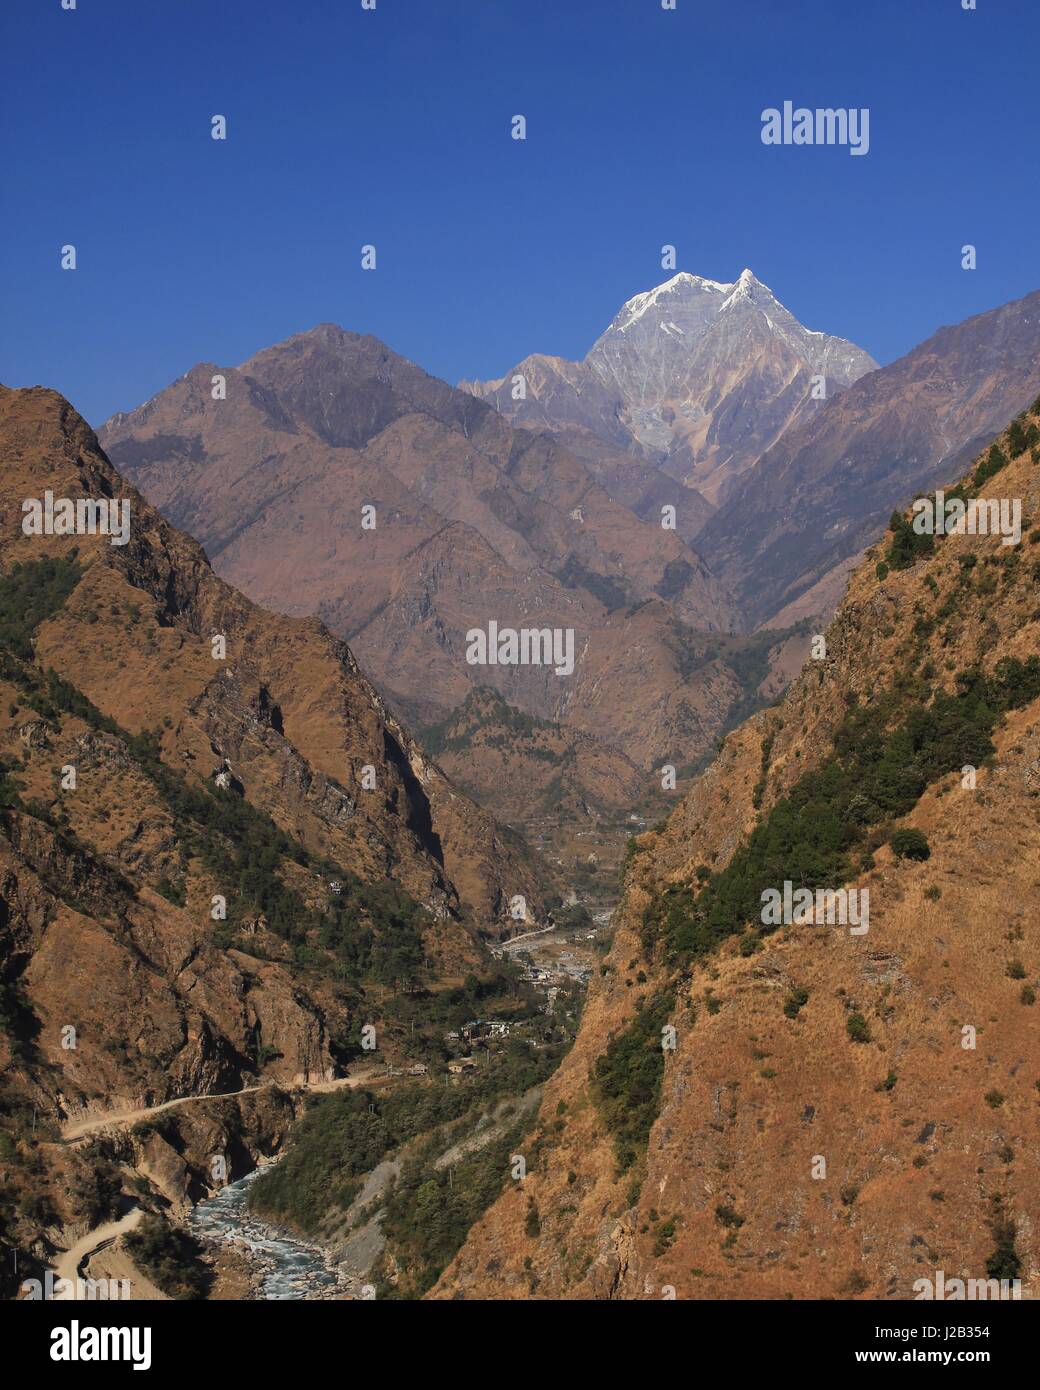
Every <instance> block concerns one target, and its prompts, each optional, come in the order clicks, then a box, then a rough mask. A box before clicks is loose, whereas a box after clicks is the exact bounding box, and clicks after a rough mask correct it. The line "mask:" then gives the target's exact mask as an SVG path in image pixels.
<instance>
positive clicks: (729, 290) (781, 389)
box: [462, 270, 877, 535]
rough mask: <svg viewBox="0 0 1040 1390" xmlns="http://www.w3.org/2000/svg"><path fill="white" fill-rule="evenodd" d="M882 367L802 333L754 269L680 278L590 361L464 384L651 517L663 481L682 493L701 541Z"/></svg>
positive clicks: (602, 342) (635, 303) (619, 320)
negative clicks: (762, 473) (754, 479)
mask: <svg viewBox="0 0 1040 1390" xmlns="http://www.w3.org/2000/svg"><path fill="white" fill-rule="evenodd" d="M876 366H877V363H876V362H874V360H873V358H871V357H870V356H869V355H868V354H867V353H865V352H863V351H862V350H861V349H860V348H858V347H856V346H855V345H854V344H852V343H849V342H846V341H845V340H844V339H842V338H834V337H831V336H829V335H828V334H826V333H816V332H811V331H810V330H808V329H806V328H803V327H802V325H801V324H800V323H799V322H798V320H797V319H796V318H795V317H794V315H793V314H791V313H790V312H789V311H788V310H787V309H786V308H785V307H784V306H783V305H782V304H781V303H780V302H779V300H777V298H776V296H775V295H774V294H773V292H772V291H771V290H770V289H769V288H768V287H767V286H766V285H763V284H762V282H761V281H760V280H758V279H756V278H755V276H754V275H753V274H752V273H751V271H750V270H745V271H743V272H742V274H741V275H740V277H739V279H737V280H736V281H734V282H733V283H732V284H721V283H719V282H718V281H716V280H706V279H704V278H703V277H701V276H699V275H689V274H686V273H685V272H683V273H680V274H679V275H676V276H673V278H672V279H670V280H667V281H665V283H664V284H662V285H658V286H657V288H656V289H653V290H650V291H648V292H647V293H645V294H638V295H636V296H635V297H634V298H633V299H630V300H628V302H627V303H626V304H624V305H622V307H621V309H620V310H619V311H618V313H617V314H616V315H615V317H614V319H613V321H612V322H611V324H610V326H609V327H608V328H607V329H606V331H605V332H604V333H603V334H602V335H601V336H600V337H599V338H598V339H597V340H596V342H595V343H594V344H593V345H592V348H591V349H590V351H589V353H588V355H587V356H586V358H585V360H584V361H583V362H580V363H578V362H566V361H564V360H562V359H560V358H553V357H544V356H533V357H529V358H527V359H525V361H523V362H521V363H520V364H519V366H517V367H516V368H515V369H514V370H513V371H512V372H510V373H507V375H506V376H505V377H504V378H502V380H500V381H487V382H464V383H462V385H463V386H464V388H465V389H466V390H468V391H472V392H473V393H474V394H475V395H477V396H480V397H481V398H482V399H484V400H488V401H490V402H491V403H492V404H493V405H494V406H495V407H496V409H498V410H499V411H501V412H502V414H503V415H505V416H506V417H507V418H508V419H510V420H513V421H515V422H516V423H517V424H524V425H528V426H532V427H534V428H538V429H552V430H554V431H556V432H558V433H560V434H561V436H562V437H563V438H564V439H566V440H567V442H568V445H569V446H570V447H573V448H574V449H575V451H576V452H578V453H579V454H580V455H581V456H582V457H583V458H586V459H587V460H588V461H589V463H590V466H592V467H594V468H595V470H596V472H597V476H599V477H601V480H602V481H603V483H604V486H605V487H607V489H608V491H611V492H612V495H616V496H618V497H619V498H620V499H621V500H624V501H625V502H626V505H629V506H633V508H634V510H636V511H638V512H639V514H640V515H643V514H646V513H645V511H644V510H641V508H648V507H649V506H650V505H652V503H653V502H656V501H658V500H659V499H658V498H657V496H656V495H654V494H653V493H651V494H650V497H649V499H646V498H644V494H645V493H647V492H649V491H650V478H651V476H652V474H653V473H654V472H655V471H660V473H662V474H663V475H664V476H665V477H669V478H672V479H675V480H677V481H679V482H681V483H684V484H685V485H686V497H685V499H684V504H683V506H682V507H681V508H680V512H681V514H682V515H683V518H684V522H686V523H688V524H689V525H690V526H691V530H690V531H689V532H687V531H686V530H683V534H684V535H686V534H691V535H692V534H694V533H695V531H696V529H697V527H698V526H699V525H702V524H703V522H704V521H705V519H706V518H707V517H708V516H709V515H710V511H711V507H713V506H715V505H717V504H718V502H719V501H720V499H722V498H723V497H725V495H726V494H727V492H728V491H729V490H730V489H731V488H732V487H733V485H734V482H735V480H736V479H737V478H739V476H740V475H741V474H742V473H743V472H744V470H745V469H746V468H748V467H749V466H750V465H751V464H752V463H754V461H755V460H756V459H757V458H758V456H759V455H760V454H761V453H762V452H763V450H764V449H766V448H768V447H769V445H770V444H772V443H774V442H775V440H777V439H778V438H779V437H780V435H781V434H783V433H784V431H785V430H787V429H790V428H791V427H792V426H793V425H795V424H797V423H799V422H801V421H803V420H806V419H808V418H809V417H810V416H812V415H813V414H814V413H815V412H816V411H817V410H818V409H819V407H820V405H821V404H822V400H823V398H825V397H826V396H831V395H834V394H835V393H836V392H838V391H840V390H841V389H842V388H844V387H846V386H848V385H849V384H850V383H851V382H853V381H855V380H857V379H858V378H859V377H861V376H863V375H864V373H866V372H869V371H871V370H872V369H873V368H874V367H876ZM518 376H519V377H522V378H523V383H524V384H523V387H522V388H518V387H517V385H516V378H517V377H518ZM814 378H815V379H816V382H817V385H816V388H815V389H814V386H813V382H814ZM519 389H522V391H523V398H522V399H517V394H518V390H519ZM626 451H627V453H628V454H629V455H630V456H631V455H635V456H636V457H635V458H632V457H630V458H629V462H628V467H627V469H626V468H625V467H623V466H622V464H621V461H620V460H619V459H618V457H617V455H618V454H621V453H625V452H626ZM637 459H641V460H642V463H641V464H640V463H638V462H637V461H636V460H637ZM659 486H660V484H659ZM680 495H681V494H680ZM665 500H672V499H671V497H667V498H665ZM705 501H707V503H708V504H710V505H708V506H706V505H705Z"/></svg>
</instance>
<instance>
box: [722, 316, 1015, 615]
mask: <svg viewBox="0 0 1040 1390" xmlns="http://www.w3.org/2000/svg"><path fill="white" fill-rule="evenodd" d="M1038 390H1040V291H1037V292H1035V293H1033V294H1030V295H1027V296H1026V297H1025V298H1024V299H1020V300H1016V301H1015V302H1013V303H1011V304H1006V305H1004V306H1003V307H1002V308H999V309H994V310H992V311H991V312H989V313H985V314H979V315H977V316H976V317H974V318H970V319H966V320H965V321H964V322H963V323H960V324H957V325H955V326H954V327H951V328H941V329H940V330H939V332H938V333H936V334H935V335H934V336H933V337H931V338H929V339H928V340H927V342H924V343H922V344H921V345H920V347H917V348H915V349H914V350H913V351H912V352H910V353H908V354H907V355H906V356H905V357H901V358H900V359H899V360H898V361H897V362H893V363H892V364H891V365H890V366H888V367H883V368H882V369H881V370H880V371H877V372H872V373H871V374H870V375H869V376H866V377H863V378H862V380H860V381H858V382H856V383H855V385H853V386H851V387H849V389H848V390H847V391H844V392H842V394H841V395H840V396H838V398H837V399H836V400H833V401H829V402H828V403H827V405H826V407H825V408H824V409H823V410H821V411H820V412H819V413H818V414H816V415H815V416H814V417H813V418H812V419H811V420H809V421H808V422H807V423H805V424H804V425H801V426H800V427H798V428H796V429H791V430H790V431H788V432H787V433H786V434H785V435H784V436H783V438H782V439H781V440H780V441H779V442H778V443H777V444H776V445H774V446H773V447H772V448H771V449H769V450H768V451H767V452H766V453H765V454H763V456H762V457H761V458H760V459H759V460H758V462H757V463H756V464H755V465H754V467H753V468H751V469H750V470H749V471H748V472H747V473H746V475H745V476H744V477H743V478H742V479H741V480H740V482H739V484H738V485H737V487H736V490H735V491H734V492H732V493H731V495H730V496H729V498H728V500H727V501H726V502H725V504H724V505H723V506H722V508H721V509H720V510H719V512H718V513H717V514H716V515H715V516H714V517H712V519H711V521H710V523H709V524H708V525H707V526H706V527H705V528H704V530H703V532H702V533H701V535H700V537H699V539H698V541H697V544H698V545H699V546H700V547H701V549H702V552H703V554H704V555H705V557H706V558H707V560H708V562H709V564H711V565H712V567H713V568H714V569H715V571H716V572H717V573H718V575H719V576H720V577H721V578H722V579H724V580H725V581H726V582H727V583H729V584H730V585H731V586H732V587H733V588H734V590H735V591H736V592H737V593H738V595H739V597H740V599H741V601H742V602H743V604H744V605H745V608H746V611H747V614H748V617H749V619H750V621H751V623H752V625H754V624H756V623H759V622H762V621H764V620H769V619H773V620H776V615H778V614H779V615H780V618H779V621H781V622H783V621H791V620H792V618H793V617H796V616H802V615H803V614H808V613H809V612H817V613H819V612H822V613H828V612H830V611H831V610H832V608H833V606H834V602H836V600H837V598H839V597H840V587H839V589H838V592H835V591H834V590H835V584H834V583H831V582H830V577H831V576H835V577H836V578H837V579H838V581H839V585H840V583H841V582H843V578H844V572H845V571H847V569H848V565H849V562H850V560H851V559H852V558H853V557H854V556H855V555H856V554H858V553H859V552H860V551H861V550H862V549H863V547H864V546H865V545H866V544H868V543H869V541H870V539H871V537H872V536H873V535H875V534H876V532H877V530H878V528H879V526H880V525H881V524H882V523H883V521H884V520H885V519H886V518H887V516H888V514H889V513H890V512H891V510H892V507H893V506H901V505H903V504H904V503H906V502H908V501H909V500H910V498H911V497H912V496H914V495H915V493H918V492H921V491H923V490H924V491H926V490H928V489H930V488H932V487H934V486H936V485H937V484H939V483H942V482H943V481H944V480H945V479H947V478H949V477H951V476H956V475H957V473H958V472H959V471H960V468H961V467H962V466H963V464H964V462H965V461H966V459H967V458H969V457H970V456H971V455H972V454H973V453H974V452H975V451H976V450H977V449H978V448H979V446H980V444H981V442H982V441H983V440H985V439H988V438H991V437H992V435H993V434H994V433H995V432H996V431H997V430H998V429H1000V428H1001V426H1002V424H1003V423H1004V422H1006V421H1007V420H1008V419H1009V418H1010V416H1011V415H1013V414H1014V413H1015V412H1016V411H1017V410H1020V409H1021V408H1022V407H1023V405H1025V404H1026V403H1027V402H1028V401H1030V400H1032V399H1033V398H1034V397H1035V395H1036V393H1037V391H1038ZM816 586H819V589H818V590H816ZM814 590H816V591H815V592H814ZM799 603H801V604H802V607H801V608H799V607H798V605H799Z"/></svg>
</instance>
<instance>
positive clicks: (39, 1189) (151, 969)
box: [0, 388, 544, 1267]
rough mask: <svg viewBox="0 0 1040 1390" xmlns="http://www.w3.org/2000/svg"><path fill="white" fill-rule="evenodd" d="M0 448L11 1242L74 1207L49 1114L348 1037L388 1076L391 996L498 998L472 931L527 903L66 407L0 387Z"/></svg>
mask: <svg viewBox="0 0 1040 1390" xmlns="http://www.w3.org/2000/svg"><path fill="white" fill-rule="evenodd" d="M0 439H2V442H3V459H4V463H3V469H2V471H0V515H2V519H3V520H2V533H0V1022H2V1028H0V1063H2V1066H3V1070H4V1083H3V1092H2V1095H0V1130H2V1135H0V1144H2V1152H0V1159H2V1169H3V1172H2V1178H0V1185H2V1187H3V1198H2V1200H3V1205H4V1210H5V1217H6V1218H7V1224H8V1229H9V1232H13V1235H12V1236H11V1238H12V1239H14V1240H15V1241H16V1242H19V1243H20V1248H22V1249H23V1251H29V1250H31V1249H33V1248H34V1247H36V1246H39V1247H40V1249H41V1250H42V1249H43V1248H44V1247H45V1246H46V1245H47V1243H48V1241H51V1242H53V1243H58V1244H60V1236H59V1235H58V1234H56V1233H57V1231H58V1230H59V1229H60V1226H61V1224H62V1221H63V1220H74V1219H77V1217H78V1216H79V1215H80V1214H81V1213H80V1212H79V1210H78V1208H77V1204H76V1202H75V1201H74V1200H72V1199H71V1198H68V1192H69V1185H68V1183H66V1182H65V1181H64V1180H63V1179H61V1178H60V1176H58V1173H59V1172H60V1170H61V1169H62V1166H63V1165H68V1164H72V1165H73V1167H75V1164H76V1158H75V1154H71V1153H68V1154H67V1153H63V1152H61V1151H59V1149H58V1148H56V1147H52V1148H51V1149H49V1150H43V1149H40V1148H39V1146H38V1141H39V1140H41V1139H43V1140H47V1141H48V1142H49V1143H51V1144H53V1140H54V1139H55V1138H56V1136H57V1131H58V1128H59V1127H60V1126H61V1124H62V1123H63V1121H65V1120H67V1119H68V1118H69V1116H70V1115H72V1114H74V1113H79V1112H86V1113H88V1114H89V1113H91V1112H99V1113H100V1112H119V1111H121V1110H128V1109H134V1108H135V1107H141V1106H146V1105H154V1104H155V1103H158V1102H162V1101H165V1100H167V1099H169V1098H172V1097H179V1096H184V1095H196V1094H205V1093H214V1092H221V1093H223V1092H229V1091H233V1090H236V1089H238V1088H240V1087H243V1086H247V1085H251V1084H256V1083H258V1082H263V1083H264V1084H267V1083H280V1084H291V1083H293V1082H294V1081H297V1080H300V1079H304V1080H307V1081H315V1080H321V1079H323V1078H328V1077H331V1076H332V1075H333V1074H335V1073H340V1072H342V1070H343V1068H344V1067H345V1065H346V1064H347V1063H348V1062H350V1061H351V1060H353V1059H355V1058H357V1057H360V1056H361V1055H362V1049H361V1028H362V1025H363V1024H365V1023H371V1024H375V1025H376V1026H377V1034H378V1039H379V1048H380V1056H381V1057H389V1058H391V1059H392V1058H393V1057H395V1056H396V1057H400V1056H402V1055H404V1056H407V1052H408V1047H409V1045H410V1041H411V1040H412V1034H411V1033H410V1027H411V1025H410V1024H407V1025H406V1024H405V1022H404V1021H403V1020H402V1019H401V1018H399V1017H398V1013H399V1002H400V1000H401V999H402V998H404V999H410V1000H412V1001H414V1000H415V999H417V998H419V999H421V998H422V997H423V995H424V993H426V994H431V995H432V994H436V993H437V992H438V991H441V990H444V989H447V988H451V987H452V986H454V985H457V984H458V983H459V982H460V981H461V980H462V979H463V978H464V977H465V976H466V975H468V974H472V973H475V974H477V975H479V976H486V977H488V978H489V979H493V978H494V977H495V974H496V971H497V967H496V966H495V964H494V962H493V961H492V960H491V958H490V957H489V955H488V951H487V947H486V945H485V944H484V943H485V940H486V939H487V938H494V937H495V936H497V935H499V934H501V933H502V932H504V931H512V930H515V929H516V919H515V917H514V916H513V915H511V913H510V906H511V903H512V901H513V899H514V898H515V897H516V896H517V895H521V896H523V897H524V899H525V900H526V903H527V906H528V911H529V913H530V914H531V916H532V917H533V916H534V915H535V914H538V913H539V912H540V911H541V910H542V899H541V894H540V891H539V886H538V884H539V877H540V874H541V871H539V870H536V868H535V861H533V860H531V859H530V858H529V857H528V856H527V855H526V854H523V853H520V852H518V851H517V850H516V849H515V848H514V845H513V842H512V840H505V839H503V838H502V836H501V834H500V832H499V830H498V828H497V826H496V825H495V823H494V822H493V821H492V820H491V818H490V817H489V816H488V815H487V813H486V812H484V811H482V810H480V809H479V808H478V807H476V806H475V805H474V804H473V803H472V802H471V801H470V800H469V799H468V798H467V797H465V796H464V795H463V794H462V793H460V792H459V791H458V790H456V789H455V788H454V787H453V786H452V784H451V783H450V782H449V781H448V780H447V778H446V777H445V776H444V774H443V773H442V772H441V771H440V770H439V769H438V768H437V767H436V766H435V765H434V764H432V763H431V762H430V761H429V760H428V759H427V757H426V756H425V755H424V754H423V752H422V751H421V750H420V749H419V747H418V746H417V745H416V744H415V743H414V742H413V741H412V739H411V738H410V736H409V735H408V734H407V733H406V732H405V731H404V730H403V729H402V728H401V727H400V726H399V725H398V724H397V722H396V721H395V720H394V719H393V718H392V717H391V716H390V715H389V714H388V713H387V711H386V709H385V708H384V707H383V704H382V702H381V700H380V698H379V697H378V695H377V694H376V693H375V691H374V690H373V688H372V687H371V686H370V685H369V683H368V682H367V681H366V679H365V678H364V677H363V676H362V675H361V674H360V672H359V670H358V668H357V666H356V664H355V662H354V659H353V657H352V655H351V653H350V651H349V649H348V648H347V647H346V645H345V644H344V643H343V642H342V641H340V640H338V639H336V638H334V637H333V636H332V635H330V633H329V632H328V631H327V630H326V629H325V628H324V627H323V626H322V625H321V624H320V623H319V622H318V621H316V620H306V621H301V620H295V619H290V618H285V617H279V616H275V615H272V614H270V613H267V612H264V611H263V610H262V609H260V608H257V607H256V606H255V605H254V604H253V603H251V602H249V601H248V600H247V599H245V598H243V597H242V596H241V595H240V594H238V593H236V592H235V590H233V589H231V588H230V587H229V586H228V585H227V584H225V583H223V582H222V581H221V580H219V579H217V578H216V576H215V575H214V574H213V572H212V570H211V568H210V566H209V563H208V561H207V560H206V557H205V555H204V553H203V552H202V550H201V548H200V547H199V546H198V545H197V544H196V543H195V542H194V541H192V540H190V539H188V538H187V537H186V536H184V535H183V534H181V533H180V532H178V531H176V530H175V529H174V528H173V527H172V526H170V525H169V523H167V522H166V521H165V520H163V518H162V517H161V516H160V515H159V514H158V513H157V512H156V511H155V510H154V509H153V508H151V507H150V506H148V504H147V503H146V502H145V501H144V499H143V498H142V497H141V496H140V494H138V493H137V492H136V491H135V490H134V489H133V488H132V487H130V486H128V485H127V484H126V483H125V482H124V480H123V479H122V478H121V477H120V476H119V475H118V474H117V473H116V472H115V470H114V469H113V468H112V467H111V465H110V464H109V462H108V460H107V458H106V457H105V455H104V454H103V453H102V452H101V450H100V448H99V446H98V442H97V439H96V437H95V436H94V434H93V432H92V431H91V430H90V429H89V428H88V427H87V425H86V424H85V423H84V422H83V420H82V419H80V417H79V416H78V415H76V413H75V411H73V410H72V408H71V407H70V406H69V405H68V404H67V402H65V401H64V400H63V399H62V398H61V397H60V396H58V395H57V394H56V393H54V392H52V391H47V390H43V389H41V388H35V389H33V390H26V391H11V390H7V389H6V388H0ZM88 501H90V502H93V503H96V504H98V506H97V507H93V506H91V507H88V506H87V502H88ZM77 508H78V509H79V513H78V520H77V522H76V525H77V527H78V531H79V533H78V534H61V531H62V530H63V529H64V526H63V522H62V520H61V518H62V517H63V516H64V514H65V512H66V511H68V512H69V515H70V516H71V517H73V518H76V517H77ZM124 508H126V509H128V511H124V510H123V509H124ZM55 519H57V520H55ZM101 522H103V523H104V525H105V526H108V524H109V523H110V522H114V523H115V525H116V529H117V530H119V528H121V527H122V526H123V523H124V522H125V524H126V525H125V530H120V531H119V534H116V535H109V534H101V533H99V524H100V523H101ZM84 531H86V533H84ZM55 532H58V534H55ZM113 541H115V542H116V543H113ZM543 876H544V875H543ZM247 1129H248V1126H247V1125H245V1124H244V1123H243V1124H242V1125H239V1126H238V1131H239V1132H240V1133H241V1132H243V1131H245V1130H247ZM249 1142H252V1143H254V1145H255V1143H256V1142H257V1138H256V1136H255V1135H254V1136H252V1139H251V1140H250V1141H249ZM246 1144H247V1141H246V1140H245V1139H243V1140H242V1141H241V1143H240V1147H242V1148H243V1152H244V1146H246ZM52 1167H53V1171H52ZM83 1171H84V1172H87V1171H91V1169H90V1165H89V1163H87V1164H86V1167H85V1168H84V1170H83ZM63 1194H64V1195H63ZM48 1233H49V1234H48ZM41 1242H42V1245H41ZM5 1267H6V1263H5Z"/></svg>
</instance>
